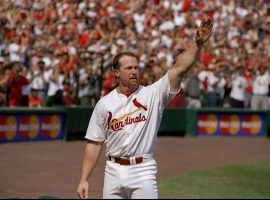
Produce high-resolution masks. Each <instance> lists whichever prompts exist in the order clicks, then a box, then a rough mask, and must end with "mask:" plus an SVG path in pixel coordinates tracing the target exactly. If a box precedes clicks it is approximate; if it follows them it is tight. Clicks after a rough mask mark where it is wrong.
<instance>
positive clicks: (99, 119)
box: [85, 73, 178, 157]
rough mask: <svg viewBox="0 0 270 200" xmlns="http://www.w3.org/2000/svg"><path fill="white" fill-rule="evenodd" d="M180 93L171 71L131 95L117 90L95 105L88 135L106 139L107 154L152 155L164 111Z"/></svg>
mask: <svg viewBox="0 0 270 200" xmlns="http://www.w3.org/2000/svg"><path fill="white" fill-rule="evenodd" d="M177 93H178V92H171V91H170V82H169V78H168V73H166V74H165V75H164V76H163V77H162V78H161V79H159V80H158V81H157V82H155V83H154V84H152V85H149V86H146V87H145V86H141V85H140V86H139V87H138V89H137V90H136V91H135V92H134V93H132V94H131V95H130V96H128V97H127V96H126V95H124V94H120V93H118V92H117V91H116V89H114V90H113V91H111V92H110V93H109V94H108V95H106V96H104V97H102V98H101V99H100V100H99V101H98V103H97V104H96V106H95V108H94V110H93V113H92V116H91V119H90V122H89V125H88V129H87V132H86V136H85V138H86V139H89V140H93V141H105V144H106V155H107V156H108V155H110V156H113V157H125V156H136V155H144V154H152V153H153V150H154V148H155V146H156V140H157V132H158V129H159V126H160V122H161V118H162V113H163V110H164V108H165V106H166V105H167V103H168V102H169V101H170V100H171V99H172V98H173V97H174V96H175V95H176V94H177Z"/></svg>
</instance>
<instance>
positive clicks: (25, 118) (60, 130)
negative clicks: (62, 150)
mask: <svg viewBox="0 0 270 200" xmlns="http://www.w3.org/2000/svg"><path fill="white" fill-rule="evenodd" d="M63 136H64V115H60V114H55V115H0V143H2V142H20V141H33V140H55V139H62V138H63Z"/></svg>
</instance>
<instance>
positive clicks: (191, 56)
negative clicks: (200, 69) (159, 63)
mask: <svg viewBox="0 0 270 200" xmlns="http://www.w3.org/2000/svg"><path fill="white" fill-rule="evenodd" d="M212 27H213V21H212V19H211V18H210V17H207V18H203V20H202V22H201V25H200V27H199V28H198V29H197V31H196V38H195V39H196V41H195V42H193V43H192V45H191V46H190V47H189V48H188V49H187V50H186V51H184V52H183V53H182V54H180V55H179V56H178V58H177V60H176V62H175V64H174V66H173V67H172V68H171V69H170V70H169V71H168V76H169V80H170V86H171V91H173V92H176V91H178V90H179V87H180V81H181V80H182V78H183V76H184V75H185V74H186V73H187V72H188V71H189V70H190V69H191V67H192V65H193V64H194V63H195V61H196V60H197V57H198V55H199V52H200V49H201V48H202V46H203V44H204V43H205V42H206V41H207V40H208V39H209V37H210V35H211V32H212Z"/></svg>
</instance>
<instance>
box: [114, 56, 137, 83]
mask: <svg viewBox="0 0 270 200" xmlns="http://www.w3.org/2000/svg"><path fill="white" fill-rule="evenodd" d="M120 63H121V66H120V68H119V69H118V70H116V76H117V77H118V78H119V83H120V84H122V85H123V86H125V87H128V88H133V87H137V86H138V84H139V66H138V60H137V59H136V58H135V57H131V56H124V57H122V58H121V59H120Z"/></svg>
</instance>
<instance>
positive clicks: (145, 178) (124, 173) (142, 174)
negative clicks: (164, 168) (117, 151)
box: [103, 158, 158, 199]
mask: <svg viewBox="0 0 270 200" xmlns="http://www.w3.org/2000/svg"><path fill="white" fill-rule="evenodd" d="M156 174H157V164H156V161H155V159H153V158H152V159H151V160H147V161H144V162H143V163H140V164H133V165H120V164H118V163H114V162H113V161H109V160H107V161H106V167H105V177H104V188H103V198H104V199H157V198H158V190H157V181H156Z"/></svg>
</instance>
